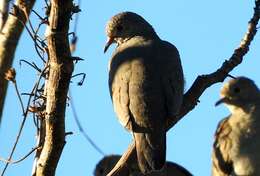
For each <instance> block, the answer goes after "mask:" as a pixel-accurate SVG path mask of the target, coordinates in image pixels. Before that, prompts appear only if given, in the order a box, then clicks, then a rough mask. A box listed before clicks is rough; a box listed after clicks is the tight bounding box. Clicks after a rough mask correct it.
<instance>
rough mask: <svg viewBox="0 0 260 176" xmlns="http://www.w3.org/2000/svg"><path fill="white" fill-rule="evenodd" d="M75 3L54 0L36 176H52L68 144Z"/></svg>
mask: <svg viewBox="0 0 260 176" xmlns="http://www.w3.org/2000/svg"><path fill="white" fill-rule="evenodd" d="M72 8H73V4H72V0H52V1H51V11H50V16H49V26H48V27H47V31H46V37H47V42H48V53H49V61H48V62H49V75H48V78H47V81H46V83H47V84H46V86H47V87H46V88H47V91H46V93H47V102H46V114H45V119H44V121H45V125H46V127H45V128H46V135H45V139H44V145H43V149H42V151H41V155H40V158H39V160H38V162H37V167H36V175H37V176H53V175H55V170H56V167H57V164H58V162H59V159H60V156H61V153H62V150H63V147H64V144H65V109H66V100H67V93H68V88H69V83H70V79H71V75H72V72H73V60H72V58H71V53H70V48H69V41H68V29H69V21H70V17H71V14H72Z"/></svg>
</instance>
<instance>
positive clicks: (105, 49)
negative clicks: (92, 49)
mask: <svg viewBox="0 0 260 176" xmlns="http://www.w3.org/2000/svg"><path fill="white" fill-rule="evenodd" d="M112 43H114V38H113V37H108V38H107V42H106V45H105V48H104V53H105V52H106V51H107V49H108V48H109V46H110V45H111V44H112Z"/></svg>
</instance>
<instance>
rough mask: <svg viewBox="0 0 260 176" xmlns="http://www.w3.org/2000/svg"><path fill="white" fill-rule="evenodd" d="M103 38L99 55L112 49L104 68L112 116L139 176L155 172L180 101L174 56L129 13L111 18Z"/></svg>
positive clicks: (170, 48) (180, 85)
mask: <svg viewBox="0 0 260 176" xmlns="http://www.w3.org/2000/svg"><path fill="white" fill-rule="evenodd" d="M106 35H107V37H108V40H107V43H106V45H105V48H104V52H106V51H107V49H108V48H109V47H110V45H111V44H113V43H116V44H117V47H116V49H115V51H114V52H113V54H112V58H111V60H110V64H109V89H110V95H111V98H112V102H113V107H114V110H115V112H116V114H117V117H118V119H119V122H120V123H121V125H122V126H123V127H125V128H126V129H127V130H129V131H130V132H131V133H132V134H133V138H134V142H135V146H136V152H137V161H138V164H139V168H140V170H141V171H142V173H149V172H151V171H153V170H160V169H161V168H162V167H163V166H164V164H165V158H166V120H167V118H169V117H174V116H176V115H177V114H178V112H179V109H180V107H181V104H182V99H183V89H184V76H183V69H182V65H181V60H180V55H179V52H178V50H177V48H176V47H175V46H174V45H172V44H171V43H169V42H167V41H164V40H161V39H160V38H159V36H158V35H157V34H156V32H155V30H154V29H153V27H152V26H151V25H150V24H149V23H148V22H147V21H146V20H145V19H144V18H143V17H141V16H140V15H138V14H136V13H133V12H121V13H119V14H116V15H115V16H113V17H112V18H111V19H110V20H109V21H108V23H107V25H106Z"/></svg>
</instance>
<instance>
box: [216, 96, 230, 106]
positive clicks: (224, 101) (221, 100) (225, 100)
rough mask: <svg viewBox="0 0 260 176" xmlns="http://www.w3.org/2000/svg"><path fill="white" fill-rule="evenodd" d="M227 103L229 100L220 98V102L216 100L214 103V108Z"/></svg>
mask: <svg viewBox="0 0 260 176" xmlns="http://www.w3.org/2000/svg"><path fill="white" fill-rule="evenodd" d="M228 102H229V99H228V98H227V97H223V98H221V99H220V100H218V101H217V102H216V103H215V106H218V105H220V104H222V103H228Z"/></svg>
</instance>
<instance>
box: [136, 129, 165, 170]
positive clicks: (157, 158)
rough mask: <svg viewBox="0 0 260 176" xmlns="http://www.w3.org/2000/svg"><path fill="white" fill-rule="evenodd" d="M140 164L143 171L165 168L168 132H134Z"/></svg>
mask: <svg viewBox="0 0 260 176" xmlns="http://www.w3.org/2000/svg"><path fill="white" fill-rule="evenodd" d="M134 138H135V144H136V152H137V160H138V165H139V168H140V170H141V172H142V173H144V174H147V173H149V172H152V171H153V170H160V169H162V168H163V166H164V164H165V159H166V132H160V133H157V134H153V133H134Z"/></svg>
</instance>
